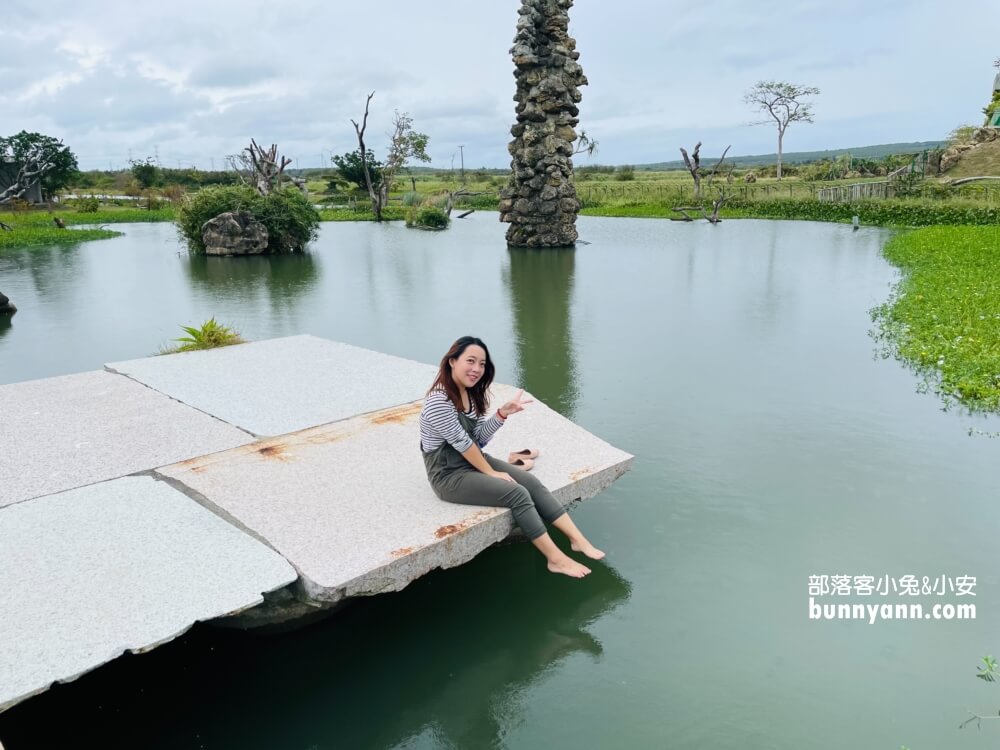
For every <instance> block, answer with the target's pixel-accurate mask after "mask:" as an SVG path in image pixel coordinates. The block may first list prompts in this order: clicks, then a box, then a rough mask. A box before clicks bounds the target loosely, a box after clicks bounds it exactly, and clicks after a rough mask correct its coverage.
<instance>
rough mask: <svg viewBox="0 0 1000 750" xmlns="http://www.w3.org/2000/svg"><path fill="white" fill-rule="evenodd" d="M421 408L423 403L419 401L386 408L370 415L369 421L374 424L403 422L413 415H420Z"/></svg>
mask: <svg viewBox="0 0 1000 750" xmlns="http://www.w3.org/2000/svg"><path fill="white" fill-rule="evenodd" d="M421 408H422V404H420V403H419V402H418V403H415V404H406V405H404V406H397V407H395V408H393V409H386V410H384V411H380V412H378V413H376V414H372V415H371V416H370V417H368V421H369V422H371V423H372V424H403V423H405V422H407V421H408V420H409V419H411V418H412V417H415V416H417V415H419V414H420V409H421Z"/></svg>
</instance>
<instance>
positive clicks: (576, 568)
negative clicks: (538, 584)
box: [549, 557, 590, 578]
mask: <svg viewBox="0 0 1000 750" xmlns="http://www.w3.org/2000/svg"><path fill="white" fill-rule="evenodd" d="M549 571H551V572H552V573H562V574H563V575H564V576H569V577H570V578H583V577H584V576H585V575H587V574H588V573H589V572H590V568H588V567H587V566H586V565H581V564H580V563H578V562H577V561H576V560H573V559H572V558H569V557H563V558H562V559H561V560H550V561H549Z"/></svg>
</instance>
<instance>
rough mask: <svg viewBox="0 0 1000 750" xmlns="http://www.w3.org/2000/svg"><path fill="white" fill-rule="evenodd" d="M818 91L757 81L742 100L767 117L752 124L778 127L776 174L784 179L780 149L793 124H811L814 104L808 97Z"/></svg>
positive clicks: (786, 84)
mask: <svg viewBox="0 0 1000 750" xmlns="http://www.w3.org/2000/svg"><path fill="white" fill-rule="evenodd" d="M817 94H819V89H818V88H815V87H813V86H796V85H795V84H793V83H787V82H786V81H758V82H757V85H756V86H754V87H753V88H752V89H750V90H749V91H748V92H747V93H746V94H744V96H743V101H745V102H746V103H747V104H750V105H752V106H753V107H756V109H757V111H759V112H763V113H764V114H766V115H767V118H766V119H763V120H760V121H759V122H755V123H752V124H753V125H770V124H771V123H772V122H773V123H775V124H776V125H777V126H778V165H777V169H776V171H775V174H776V175H777V177H778V179H779V180H780V179H781V150H782V142H783V141H784V139H785V131H786V130H787V129H788V126H789V125H791V124H792V123H793V122H812V121H813V119H812V102H809V101H806V97H810V96H816V95H817Z"/></svg>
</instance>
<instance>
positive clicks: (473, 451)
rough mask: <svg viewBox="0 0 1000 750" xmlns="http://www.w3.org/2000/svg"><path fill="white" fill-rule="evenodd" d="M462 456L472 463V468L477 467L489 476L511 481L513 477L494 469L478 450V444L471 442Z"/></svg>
mask: <svg viewBox="0 0 1000 750" xmlns="http://www.w3.org/2000/svg"><path fill="white" fill-rule="evenodd" d="M462 458H464V459H465V460H466V461H468V462H469V463H470V464H472V466H473V468H475V469H478V470H479V471H481V472H482V473H483V474H486V475H487V476H490V477H496V478H497V479H505V480H506V481H508V482H513V481H514V478H513V477H512V476H511V475H510V474H508V473H507V472H504V471H494V469H493V467H492V466H490V464H489V462H488V461H487V460H486V457H485V456H484V455H483V452H482V451H481V450H479V446H478V445H476V444H475V443H473V445H472V447H471V448H469V450H467V451H465V453H463V454H462Z"/></svg>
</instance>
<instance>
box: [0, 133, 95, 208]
mask: <svg viewBox="0 0 1000 750" xmlns="http://www.w3.org/2000/svg"><path fill="white" fill-rule="evenodd" d="M0 161H7V162H13V163H14V164H15V165H17V168H18V177H17V178H15V181H16V182H17V183H18V184H12V185H8V186H6V189H3V188H0V203H3V202H4V201H5V200H10V199H12V198H19V197H21V196H22V195H24V193H25V192H26V191H27V190H28V189H29V188H30V187H31V186H32V185H34V184H35V183H36V182H40V183H41V186H42V194H43V197H46V198H47V197H49V196H51V195H52V194H53V193H54V192H55V191H57V190H60V189H61V188H64V187H66V186H67V185H69V184H70V182H72V180H73V179H74V177H75V176H76V175H77V173H78V171H79V165H78V164H77V162H76V156H74V155H73V152H72V151H70V150H69V147H68V146H64V145H63V142H62V141H60V140H56V139H55V138H52V137H51V136H47V135H42V134H41V133H29V132H27V131H26V130H22V131H21V132H20V133H18V134H17V135H12V136H10V137H9V138H0ZM8 193H11V194H10V195H8ZM5 196H6V197H5Z"/></svg>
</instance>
